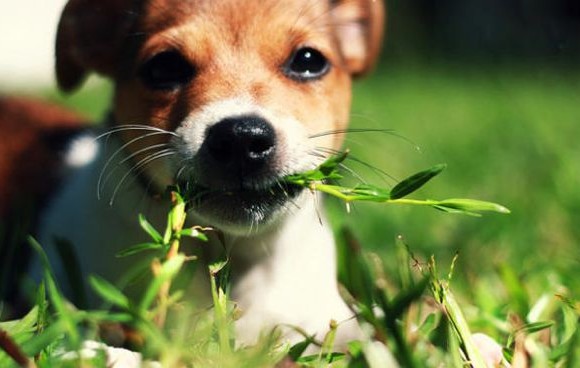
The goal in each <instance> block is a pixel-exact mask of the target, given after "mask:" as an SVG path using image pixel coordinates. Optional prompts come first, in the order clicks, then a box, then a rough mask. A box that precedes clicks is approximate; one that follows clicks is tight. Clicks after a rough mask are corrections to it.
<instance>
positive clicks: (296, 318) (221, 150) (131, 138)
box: [39, 0, 384, 344]
mask: <svg viewBox="0 0 580 368" xmlns="http://www.w3.org/2000/svg"><path fill="white" fill-rule="evenodd" d="M383 13H384V12H383V6H382V3H381V1H379V0H326V1H324V0H319V1H312V0H288V1H281V0H246V1H236V0H219V1H218V0H137V1H134V0H70V1H69V3H68V4H67V5H66V7H65V9H64V12H63V15H62V18H61V21H60V25H59V29H58V35H57V45H56V61H57V64H56V72H57V80H58V84H59V86H60V87H61V88H62V89H63V90H65V91H72V90H74V89H76V88H77V87H79V86H80V85H81V83H82V82H83V79H84V78H85V77H86V75H87V74H88V73H90V72H96V73H100V74H102V75H104V76H106V77H108V78H110V79H111V80H112V81H113V83H114V97H113V101H112V106H111V113H110V117H109V119H108V121H107V124H109V126H108V129H109V130H108V131H109V134H108V135H107V137H106V138H104V139H100V140H97V141H95V140H94V139H93V138H94V135H93V136H90V135H89V136H81V137H77V138H76V140H75V141H74V143H73V144H72V146H71V147H73V148H75V149H76V150H77V151H78V152H81V153H82V154H83V155H85V156H86V157H85V158H87V157H89V158H91V159H86V160H85V161H90V162H88V163H87V164H86V165H84V166H82V167H81V168H79V169H77V170H76V171H75V172H74V173H72V174H71V175H70V176H69V177H68V180H67V182H66V184H65V185H64V186H63V187H62V190H60V192H59V193H58V195H56V196H55V197H54V198H53V200H52V201H51V203H50V204H49V206H48V207H47V209H46V211H45V212H44V213H43V215H42V218H41V223H40V236H39V240H40V242H41V243H42V244H43V245H44V246H45V247H48V248H49V249H50V246H51V243H52V242H53V240H54V239H55V237H59V238H65V239H67V240H68V241H69V242H70V243H71V244H73V245H74V246H75V249H76V252H77V256H78V258H79V260H80V265H81V268H82V271H83V273H84V274H90V273H95V274H99V275H102V276H104V277H106V278H108V279H110V280H112V281H114V280H115V278H117V277H119V276H120V274H121V273H122V271H124V270H126V269H127V268H128V267H130V265H131V262H132V260H131V259H123V260H117V259H115V257H114V255H115V253H117V252H118V251H119V250H121V249H123V248H125V247H127V246H128V245H131V244H136V243H140V242H143V241H145V240H146V239H145V238H144V235H143V233H142V231H140V229H139V228H138V225H137V224H136V218H137V214H138V213H144V214H145V215H146V217H147V218H148V219H149V220H150V221H152V222H153V223H155V224H157V225H158V226H161V224H162V223H163V221H164V216H165V214H166V208H165V207H164V205H163V204H162V202H160V201H158V200H156V199H155V195H154V194H155V193H161V192H162V191H163V190H164V189H165V188H166V186H167V185H170V184H179V185H181V186H183V187H187V188H190V189H194V190H195V191H196V192H198V193H201V194H200V195H199V196H197V198H196V200H195V201H194V205H193V208H192V210H191V217H192V218H193V219H194V220H193V221H194V222H195V224H199V225H211V226H213V227H215V228H217V229H219V230H220V231H221V232H223V234H224V239H225V243H226V247H227V249H228V250H229V252H230V254H229V256H230V259H231V265H232V282H233V285H232V298H233V299H234V300H235V301H236V302H237V303H238V305H239V306H240V308H241V310H242V313H243V314H242V317H241V318H240V320H239V321H238V323H237V325H236V329H237V336H238V338H239V340H240V341H241V342H242V343H244V344H251V343H253V342H255V341H256V338H257V337H258V336H259V334H260V332H261V331H263V330H264V329H266V328H272V327H274V326H277V325H286V326H289V325H292V326H298V327H301V328H302V329H303V330H305V331H307V332H308V333H311V334H317V336H318V337H322V336H323V335H324V333H325V332H326V331H327V330H328V325H329V322H330V321H331V320H336V321H339V322H342V321H347V320H349V319H351V317H353V314H352V312H351V311H350V310H349V309H348V307H347V306H346V305H345V303H344V302H343V301H342V300H341V298H340V296H339V293H338V288H337V282H336V261H335V248H334V240H333V235H332V233H331V229H330V227H329V225H328V224H327V220H326V218H325V216H324V213H323V210H322V209H321V208H320V203H321V200H320V198H317V195H315V194H313V193H310V192H309V191H304V190H301V189H299V188H297V187H292V186H289V185H287V184H285V183H284V182H283V180H282V178H283V177H284V176H286V175H288V174H293V173H298V172H303V171H305V170H308V169H312V168H314V167H316V166H317V164H319V163H321V162H322V161H323V160H324V159H325V158H326V156H327V155H328V152H331V151H332V150H336V149H339V148H340V145H341V141H342V137H341V135H340V134H325V133H330V132H336V131H341V130H343V129H344V128H346V126H347V123H348V119H349V106H350V100H351V80H352V78H353V77H357V76H359V75H362V74H364V73H365V72H367V71H368V70H369V69H370V68H371V67H372V66H373V64H374V62H375V59H376V57H377V54H378V52H379V47H380V44H381V34H382V28H383V15H384V14H383ZM96 134H97V133H95V135H96ZM70 156H74V152H73V153H71V154H70ZM97 192H98V195H97ZM98 197H101V199H100V200H99V198H98ZM111 204H112V205H111ZM204 247H205V248H209V249H212V247H213V249H215V248H216V247H217V245H215V246H213V245H211V244H210V245H205V246H204ZM49 253H50V252H49ZM51 257H52V258H53V259H54V260H55V261H54V262H56V259H57V258H58V257H55V256H54V255H52V256H51ZM286 332H287V336H286V337H287V338H288V339H289V340H290V341H296V340H297V339H298V338H299V336H296V335H295V334H293V333H292V331H291V330H288V331H286ZM357 334H358V329H357V327H356V323H355V322H353V321H350V322H346V323H345V324H344V325H342V326H341V327H340V328H339V330H338V341H339V344H340V343H341V342H342V343H344V342H345V341H347V340H349V339H351V338H355V337H356V336H357Z"/></svg>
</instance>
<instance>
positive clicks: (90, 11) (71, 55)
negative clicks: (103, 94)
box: [56, 0, 135, 91]
mask: <svg viewBox="0 0 580 368" xmlns="http://www.w3.org/2000/svg"><path fill="white" fill-rule="evenodd" d="M134 3H135V1H133V0H69V2H68V3H67V4H66V6H65V8H64V10H63V12H62V15H61V19H60V23H59V25H58V31H57V37H56V78H57V82H58V85H59V87H60V88H61V89H63V90H64V91H71V90H74V89H75V88H77V87H79V86H80V85H81V84H82V82H83V81H84V79H85V77H86V76H87V74H88V73H89V72H91V71H95V72H97V73H100V74H103V75H106V76H112V75H113V74H114V73H115V71H116V70H115V68H116V67H117V65H118V61H119V60H118V58H119V57H120V54H121V48H122V45H123V42H124V39H125V35H126V33H127V31H128V29H129V27H130V26H131V21H132V16H131V13H132V12H131V10H132V5H133V4H134Z"/></svg>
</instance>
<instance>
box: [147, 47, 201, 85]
mask: <svg viewBox="0 0 580 368" xmlns="http://www.w3.org/2000/svg"><path fill="white" fill-rule="evenodd" d="M194 73H195V69H194V67H193V65H191V64H190V63H189V62H188V61H187V60H185V58H184V57H183V56H182V55H181V54H180V53H178V52H177V51H164V52H161V53H159V54H157V55H155V56H153V57H152V58H150V59H149V60H147V61H146V62H145V63H144V64H143V65H142V66H141V68H140V69H139V77H140V78H141V80H142V81H143V83H145V85H147V86H148V87H149V88H152V89H158V90H171V89H175V88H178V87H180V86H182V85H184V84H185V83H187V82H189V81H190V80H191V79H192V78H193V75H194Z"/></svg>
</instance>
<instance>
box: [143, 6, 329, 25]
mask: <svg viewBox="0 0 580 368" xmlns="http://www.w3.org/2000/svg"><path fill="white" fill-rule="evenodd" d="M329 7H330V6H329V2H328V1H312V0H293V1H282V0H244V1H239V0H219V1H216V0H151V1H148V2H146V4H145V5H143V8H142V10H141V11H140V12H139V13H140V16H139V18H140V27H141V28H144V29H143V31H147V32H150V33H156V32H159V31H162V30H163V29H166V28H168V27H172V26H178V25H182V24H185V23H190V22H196V21H199V22H200V23H204V24H206V25H207V24H208V23H211V24H213V25H219V26H220V29H221V30H223V29H228V28H229V29H230V30H231V31H232V32H233V33H243V32H245V31H247V30H248V29H249V28H251V29H253V30H259V29H260V27H263V28H264V30H265V29H266V28H268V29H271V28H272V27H274V26H275V25H279V26H281V27H284V25H286V26H294V27H299V26H301V25H302V26H305V27H306V26H307V27H310V28H313V27H317V26H319V27H323V25H326V26H328V25H329V20H328V16H329V15H330V13H329Z"/></svg>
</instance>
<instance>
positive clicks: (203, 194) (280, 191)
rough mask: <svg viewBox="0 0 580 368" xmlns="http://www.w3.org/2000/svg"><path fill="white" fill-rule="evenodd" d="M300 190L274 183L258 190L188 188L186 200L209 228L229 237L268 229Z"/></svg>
mask: <svg viewBox="0 0 580 368" xmlns="http://www.w3.org/2000/svg"><path fill="white" fill-rule="evenodd" d="M302 189H303V188H302V187H299V186H295V185H291V184H285V183H279V182H276V183H275V184H273V185H271V186H265V187H262V188H250V187H247V188H244V187H241V188H231V189H230V188H228V189H220V190H215V189H213V190H212V189H210V188H208V187H204V186H201V185H191V184H190V185H189V188H188V190H187V193H188V201H189V203H190V204H191V210H192V211H193V213H194V214H195V215H196V216H197V217H198V218H199V219H200V220H202V221H203V222H204V224H205V225H209V226H212V227H215V228H218V229H220V230H222V231H224V232H226V233H230V234H232V235H247V234H250V233H257V232H261V231H264V230H266V229H268V228H269V227H270V226H271V225H272V224H274V223H275V222H276V221H277V220H278V219H280V218H281V217H282V216H283V215H284V213H286V212H287V211H288V210H289V209H290V208H291V207H292V206H293V203H294V202H295V199H296V198H297V197H298V196H299V195H300V193H301V192H302Z"/></svg>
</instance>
